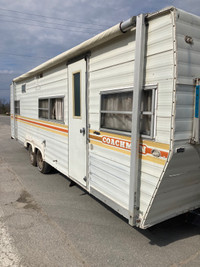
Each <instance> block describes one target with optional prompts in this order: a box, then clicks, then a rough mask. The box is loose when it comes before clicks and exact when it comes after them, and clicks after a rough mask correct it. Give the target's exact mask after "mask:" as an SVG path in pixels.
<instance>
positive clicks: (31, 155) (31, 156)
mask: <svg viewBox="0 0 200 267" xmlns="http://www.w3.org/2000/svg"><path fill="white" fill-rule="evenodd" d="M28 154H29V159H30V162H31V165H33V166H37V160H36V154H35V152H33V150H32V146H31V145H29V147H28Z"/></svg>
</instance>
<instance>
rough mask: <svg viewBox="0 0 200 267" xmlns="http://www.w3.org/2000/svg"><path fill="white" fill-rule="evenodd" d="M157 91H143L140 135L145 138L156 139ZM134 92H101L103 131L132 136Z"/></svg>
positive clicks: (101, 127) (148, 89)
mask: <svg viewBox="0 0 200 267" xmlns="http://www.w3.org/2000/svg"><path fill="white" fill-rule="evenodd" d="M155 89H156V87H153V88H148V87H147V88H144V90H143V91H142V102H141V129H140V130H141V131H140V133H141V136H142V137H144V138H153V137H154V116H155ZM133 92H134V91H133V90H127V89H124V90H121V89H119V90H115V91H104V92H101V112H100V114H101V115H100V129H101V130H106V131H111V132H119V133H125V134H131V130H132V105H133V97H134V94H133ZM133 123H134V122H133Z"/></svg>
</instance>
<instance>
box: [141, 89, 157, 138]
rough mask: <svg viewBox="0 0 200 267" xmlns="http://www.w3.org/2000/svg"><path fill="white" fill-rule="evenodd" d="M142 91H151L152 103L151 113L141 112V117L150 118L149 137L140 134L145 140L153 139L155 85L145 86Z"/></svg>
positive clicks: (155, 100) (155, 99)
mask: <svg viewBox="0 0 200 267" xmlns="http://www.w3.org/2000/svg"><path fill="white" fill-rule="evenodd" d="M143 90H144V91H150V90H151V91H152V103H151V111H142V110H141V115H143V116H145V115H147V116H151V129H150V135H146V134H141V137H142V138H145V139H155V125H156V123H155V122H156V102H157V85H147V86H144V87H143Z"/></svg>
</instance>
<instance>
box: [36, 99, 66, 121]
mask: <svg viewBox="0 0 200 267" xmlns="http://www.w3.org/2000/svg"><path fill="white" fill-rule="evenodd" d="M38 112H39V118H43V119H49V120H56V121H63V120H64V108H63V98H61V97H60V98H45V99H39V108H38Z"/></svg>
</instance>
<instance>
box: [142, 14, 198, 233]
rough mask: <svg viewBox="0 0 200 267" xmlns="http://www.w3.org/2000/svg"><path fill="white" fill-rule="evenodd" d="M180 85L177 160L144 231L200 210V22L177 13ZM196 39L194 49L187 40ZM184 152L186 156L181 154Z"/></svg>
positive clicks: (158, 192) (155, 201)
mask: <svg viewBox="0 0 200 267" xmlns="http://www.w3.org/2000/svg"><path fill="white" fill-rule="evenodd" d="M175 15H176V49H177V51H176V54H177V77H175V78H177V81H176V92H175V123H174V129H173V130H174V138H173V139H174V142H173V156H172V158H171V160H170V163H169V165H168V167H167V169H166V172H165V174H164V177H163V179H162V181H161V184H160V186H159V188H158V190H157V192H156V194H155V198H154V200H153V202H152V206H151V208H150V211H149V214H148V215H147V219H146V221H145V223H144V222H143V225H141V226H142V227H144V228H146V227H149V226H151V225H154V224H156V223H158V222H161V221H163V220H166V219H168V218H171V217H173V216H176V215H178V214H181V213H184V212H187V211H188V210H191V209H195V208H198V207H199V206H200V146H199V145H194V146H192V145H190V144H189V139H190V138H191V137H192V124H193V116H194V85H193V80H194V78H196V77H200V63H199V62H200V18H199V17H197V16H194V15H191V14H189V13H186V12H184V11H181V10H176V13H175ZM186 35H189V36H191V37H192V38H193V42H194V43H193V45H190V44H187V43H186V42H185V36H186ZM179 148H182V149H184V152H182V153H177V149H179Z"/></svg>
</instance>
